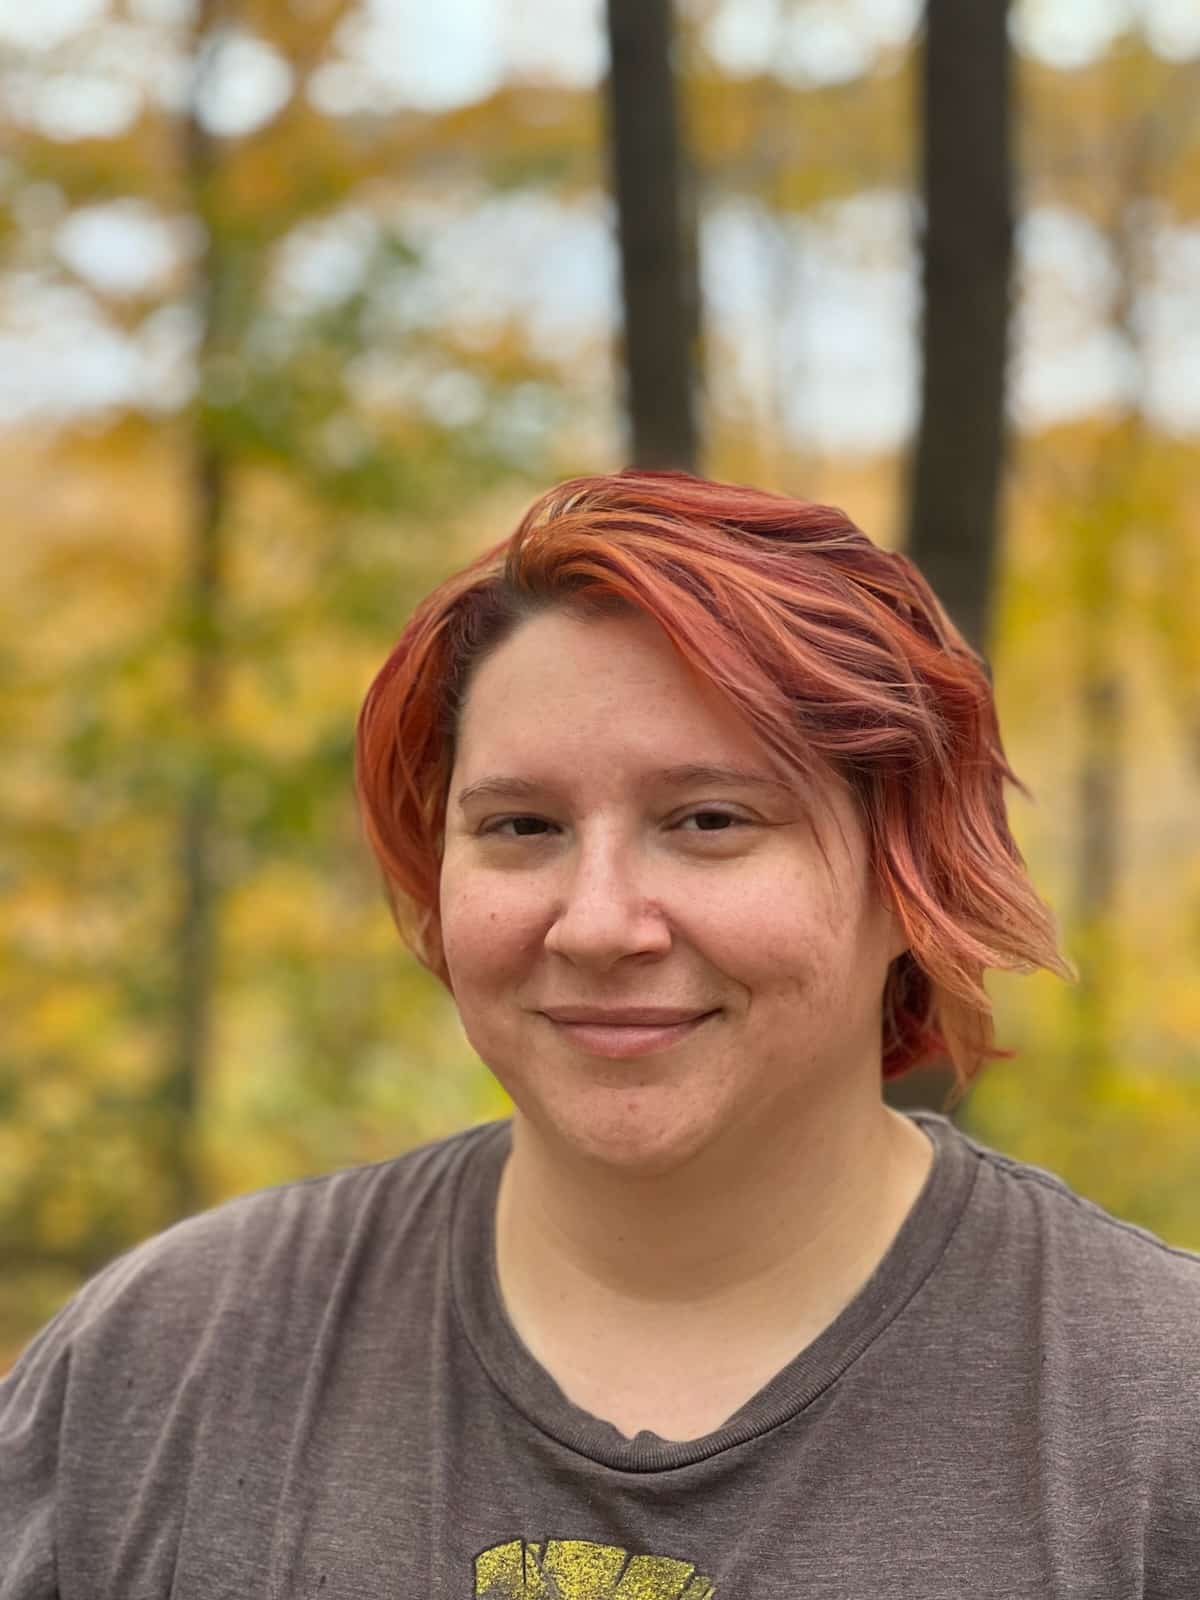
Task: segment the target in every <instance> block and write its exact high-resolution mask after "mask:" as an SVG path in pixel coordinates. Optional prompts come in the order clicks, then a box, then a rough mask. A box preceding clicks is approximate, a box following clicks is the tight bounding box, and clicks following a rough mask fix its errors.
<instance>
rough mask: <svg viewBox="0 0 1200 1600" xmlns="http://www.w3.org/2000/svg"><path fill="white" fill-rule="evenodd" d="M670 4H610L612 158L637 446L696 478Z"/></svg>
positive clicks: (645, 463) (695, 288) (693, 321)
mask: <svg viewBox="0 0 1200 1600" xmlns="http://www.w3.org/2000/svg"><path fill="white" fill-rule="evenodd" d="M671 24H672V18H671V6H670V0H608V38H609V51H610V56H611V67H610V71H609V77H608V116H609V141H608V143H609V152H610V164H611V170H612V184H613V192H614V195H615V198H616V206H617V225H618V233H619V238H620V251H621V286H622V297H623V302H624V364H625V382H626V404H627V409H628V418H629V449H630V459H631V461H632V462H633V464H635V465H637V466H640V467H651V468H661V467H680V468H683V469H685V470H687V471H695V470H696V465H697V460H698V455H699V446H698V432H699V430H698V425H697V417H696V412H697V393H696V390H697V368H698V364H699V348H698V347H699V333H700V306H699V300H700V296H699V274H698V271H697V261H696V254H697V253H696V244H695V222H694V207H693V204H692V198H691V187H690V184H688V183H687V181H686V178H685V170H686V164H685V158H684V152H683V145H682V139H681V136H680V125H679V114H678V110H677V105H676V94H675V80H674V72H673V66H672V59H671V57H672V44H671V35H672V26H671Z"/></svg>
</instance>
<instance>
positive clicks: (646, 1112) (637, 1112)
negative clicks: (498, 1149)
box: [523, 1091, 717, 1178]
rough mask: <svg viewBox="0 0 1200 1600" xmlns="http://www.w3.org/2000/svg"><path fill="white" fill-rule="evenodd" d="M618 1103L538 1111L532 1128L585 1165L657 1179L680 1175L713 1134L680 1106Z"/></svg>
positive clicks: (626, 1097) (706, 1121) (620, 1096)
mask: <svg viewBox="0 0 1200 1600" xmlns="http://www.w3.org/2000/svg"><path fill="white" fill-rule="evenodd" d="M614 1098H615V1100H616V1101H617V1102H618V1103H616V1104H609V1105H597V1104H596V1103H595V1100H594V1099H593V1097H591V1096H589V1097H588V1101H589V1103H588V1104H586V1105H584V1106H573V1107H570V1108H566V1107H562V1106H546V1105H540V1106H538V1107H537V1108H536V1110H535V1111H534V1114H533V1116H528V1114H527V1113H523V1114H525V1115H526V1116H527V1120H529V1121H531V1122H533V1124H534V1125H535V1126H536V1127H537V1128H538V1130H539V1132H540V1133H541V1134H542V1136H543V1137H549V1138H550V1139H552V1140H553V1141H554V1143H555V1144H557V1145H558V1146H559V1148H560V1149H564V1148H565V1149H566V1150H568V1151H570V1152H571V1153H572V1154H573V1155H575V1156H577V1157H578V1158H580V1159H581V1160H584V1161H586V1162H588V1163H595V1164H596V1165H598V1166H601V1167H605V1168H607V1169H608V1170H609V1171H613V1172H623V1173H626V1174H627V1175H628V1176H629V1177H643V1178H657V1177H664V1176H666V1175H667V1174H668V1173H671V1172H675V1171H678V1170H679V1168H681V1167H684V1166H686V1165H687V1164H688V1162H689V1161H691V1160H692V1159H693V1157H695V1156H696V1155H698V1154H699V1153H700V1151H701V1150H703V1149H704V1148H705V1147H706V1146H707V1145H708V1144H709V1143H711V1141H712V1139H713V1138H714V1136H715V1134H716V1131H717V1130H716V1127H715V1126H714V1125H713V1121H712V1120H711V1119H710V1118H709V1117H701V1118H697V1117H695V1116H688V1115H686V1114H683V1115H681V1108H680V1107H678V1106H674V1107H671V1106H661V1105H660V1106H655V1105H653V1104H651V1103H648V1102H650V1101H652V1100H653V1099H654V1098H655V1097H653V1096H645V1095H640V1094H637V1093H634V1094H630V1093H628V1092H626V1091H615V1092H614Z"/></svg>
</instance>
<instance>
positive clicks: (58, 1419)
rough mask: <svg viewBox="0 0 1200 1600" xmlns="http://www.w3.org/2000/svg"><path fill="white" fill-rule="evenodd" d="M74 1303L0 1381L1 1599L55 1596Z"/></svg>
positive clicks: (45, 1599)
mask: <svg viewBox="0 0 1200 1600" xmlns="http://www.w3.org/2000/svg"><path fill="white" fill-rule="evenodd" d="M72 1312H73V1305H72V1306H68V1307H67V1308H66V1310H64V1311H61V1312H60V1313H59V1314H58V1316H57V1317H55V1318H54V1320H53V1321H52V1322H51V1323H49V1324H48V1325H47V1326H46V1327H45V1328H43V1330H42V1331H41V1333H39V1334H38V1335H37V1337H36V1338H35V1339H34V1340H33V1342H32V1343H31V1344H30V1345H29V1346H28V1347H27V1348H26V1349H25V1351H24V1353H23V1354H22V1355H21V1356H20V1358H19V1359H18V1361H17V1364H16V1366H15V1367H14V1368H13V1370H12V1371H11V1372H10V1373H9V1374H8V1376H7V1377H6V1378H4V1379H3V1380H0V1600H56V1597H57V1595H58V1575H57V1560H56V1555H55V1545H54V1523H55V1496H56V1486H57V1478H58V1456H59V1439H60V1436H61V1431H62V1420H63V1405H64V1400H65V1396H66V1390H67V1375H68V1372H69V1370H70V1361H71V1324H72V1321H73V1315H72Z"/></svg>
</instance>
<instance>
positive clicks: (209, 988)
mask: <svg viewBox="0 0 1200 1600" xmlns="http://www.w3.org/2000/svg"><path fill="white" fill-rule="evenodd" d="M221 11H222V7H221V5H220V0H202V3H201V5H200V7H199V11H198V13H197V17H196V24H195V31H194V36H193V50H194V60H195V62H196V67H195V76H194V83H193V93H192V96H191V99H190V101H189V104H188V106H187V108H186V111H185V113H184V116H183V120H182V124H181V141H180V157H181V165H182V170H183V178H184V185H185V189H186V192H187V196H188V200H189V204H190V210H191V214H192V215H193V216H194V217H195V218H196V220H197V221H198V223H199V224H200V227H201V230H202V238H203V243H202V245H201V248H200V250H199V251H198V253H197V256H196V260H195V265H194V280H193V300H194V304H195V308H196V311H197V315H198V318H199V323H200V341H199V348H198V352H197V380H198V383H197V394H196V398H195V401H194V403H193V406H192V410H191V413H190V421H189V428H188V436H187V440H186V446H185V448H186V451H187V470H188V474H189V479H190V484H189V489H188V495H187V501H188V507H189V512H188V521H189V527H188V542H187V549H186V554H185V575H184V581H183V589H182V594H181V597H180V604H181V609H182V614H183V621H184V627H183V642H184V649H185V651H186V653H187V669H186V670H187V681H186V716H187V721H188V725H189V727H190V729H191V731H192V740H191V743H190V751H191V758H192V759H191V763H190V767H189V771H188V773H187V777H186V780H185V786H184V792H183V795H182V805H181V814H180V818H179V833H178V842H177V864H178V871H179V890H180V893H179V910H178V918H177V925H176V930H175V966H176V979H175V981H176V1005H175V1012H174V1025H175V1036H174V1039H173V1041H172V1045H171V1051H170V1061H169V1065H168V1070H167V1074H166V1079H165V1082H164V1085H163V1104H164V1111H165V1114H166V1126H165V1130H164V1150H163V1155H164V1158H165V1162H166V1171H167V1179H168V1184H169V1186H170V1191H171V1197H172V1208H173V1210H174V1211H175V1213H176V1214H177V1215H181V1216H182V1215H185V1214H187V1213H189V1212H191V1211H194V1210H195V1209H197V1207H198V1206H199V1205H200V1204H201V1199H200V1183H199V1174H198V1170H197V1152H196V1148H195V1122H196V1110H197V1106H198V1103H199V1098H200V1092H201V1086H202V1084H203V1082H204V1078H205V1075H206V1071H207V1067H208V1062H209V1058H210V1055H211V1049H212V1016H213V992H214V988H215V978H216V942H217V941H216V898H217V872H216V865H215V855H216V849H215V846H216V830H217V821H216V813H217V784H216V773H215V756H216V749H215V746H216V736H217V732H218V730H219V724H220V714H221V707H222V702H223V698H224V685H225V662H224V659H223V654H222V643H221V617H222V606H223V600H224V583H225V549H224V525H225V511H226V504H227V499H228V487H229V464H228V462H227V460H226V457H225V452H224V448H223V446H222V445H221V444H220V443H219V442H218V438H217V435H216V432H215V430H214V428H213V426H212V422H213V411H212V403H211V402H212V396H211V392H210V391H211V382H212V369H213V365H214V356H215V355H216V354H217V351H218V348H219V345H220V342H221V338H222V321H223V318H222V299H223V294H222V291H223V288H224V287H225V286H224V284H223V277H224V272H223V266H222V261H221V255H220V248H219V238H220V230H219V224H218V219H217V215H216V206H215V199H214V185H215V182H216V178H217V159H216V152H215V148H214V142H213V138H212V136H211V134H209V133H208V131H207V130H206V129H205V127H204V125H203V123H202V122H201V120H200V116H199V112H198V103H199V95H200V89H201V86H202V83H203V78H204V74H205V72H206V71H209V70H211V69H212V65H213V59H214V55H215V52H216V50H217V49H219V45H218V44H217V42H216V39H215V37H214V29H215V27H216V25H217V24H218V22H219V21H220V20H221Z"/></svg>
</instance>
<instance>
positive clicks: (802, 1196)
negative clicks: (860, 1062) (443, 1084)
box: [496, 1084, 932, 1345]
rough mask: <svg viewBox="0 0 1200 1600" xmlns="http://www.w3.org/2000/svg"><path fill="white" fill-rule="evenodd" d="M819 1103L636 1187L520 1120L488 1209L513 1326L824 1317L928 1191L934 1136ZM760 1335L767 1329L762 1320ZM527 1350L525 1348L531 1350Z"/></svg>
mask: <svg viewBox="0 0 1200 1600" xmlns="http://www.w3.org/2000/svg"><path fill="white" fill-rule="evenodd" d="M874 1088H875V1096H876V1098H875V1101H874V1102H873V1103H872V1102H871V1101H869V1100H868V1101H867V1102H866V1104H864V1105H862V1106H861V1107H859V1108H858V1112H857V1114H852V1113H853V1108H849V1109H848V1108H847V1107H846V1106H845V1105H839V1106H838V1107H837V1108H836V1109H824V1110H822V1109H821V1108H817V1110H816V1111H814V1114H813V1117H812V1120H811V1121H810V1123H809V1125H808V1126H806V1127H805V1128H803V1129H800V1130H797V1129H796V1128H795V1127H794V1126H791V1127H786V1128H783V1129H782V1130H780V1131H778V1132H776V1133H775V1134H774V1135H770V1134H765V1133H764V1130H763V1129H761V1128H759V1129H757V1130H755V1137H754V1139H753V1141H752V1142H751V1141H749V1140H747V1141H746V1144H747V1145H748V1146H749V1147H748V1148H739V1147H738V1144H737V1142H736V1141H733V1140H730V1141H728V1142H726V1143H725V1144H723V1145H721V1146H719V1147H718V1146H713V1147H710V1148H709V1149H706V1150H705V1151H703V1152H702V1153H701V1154H700V1155H699V1156H697V1157H696V1158H694V1159H693V1160H691V1161H689V1162H687V1163H685V1164H683V1165H682V1166H681V1167H680V1168H678V1169H676V1170H673V1171H671V1172H668V1173H665V1174H656V1175H654V1176H643V1175H638V1174H630V1173H627V1172H622V1171H613V1170H611V1169H607V1168H603V1167H599V1166H597V1164H595V1163H587V1164H581V1163H580V1162H579V1161H578V1160H577V1159H576V1160H573V1159H572V1157H571V1152H569V1151H566V1150H564V1149H563V1147H562V1146H561V1144H559V1143H556V1142H555V1141H554V1140H553V1139H549V1138H545V1137H543V1136H542V1135H541V1133H540V1131H539V1130H537V1129H536V1128H534V1127H532V1126H531V1125H530V1124H529V1123H528V1121H526V1120H525V1119H524V1118H522V1117H521V1115H520V1114H519V1113H516V1114H514V1118H513V1148H512V1154H511V1156H510V1158H509V1161H508V1163H507V1165H506V1167H505V1171H504V1174H503V1178H502V1181H501V1186H500V1194H499V1197H498V1202H497V1215H496V1249H497V1272H498V1276H499V1279H500V1286H501V1290H502V1293H503V1295H504V1298H505V1301H506V1303H507V1305H508V1308H509V1311H510V1315H511V1316H512V1318H513V1321H514V1323H515V1324H516V1326H517V1328H518V1331H519V1332H522V1333H532V1332H533V1330H534V1329H535V1328H537V1327H538V1326H541V1327H545V1325H546V1324H547V1322H548V1321H549V1322H553V1321H554V1319H555V1318H558V1319H559V1320H560V1322H561V1323H562V1325H563V1328H564V1331H565V1329H566V1327H567V1326H568V1325H569V1323H570V1322H572V1321H574V1320H575V1319H576V1318H581V1319H583V1318H591V1317H594V1316H595V1315H596V1314H597V1313H603V1312H604V1311H609V1312H613V1311H616V1310H617V1309H620V1311H621V1312H622V1314H623V1315H625V1316H632V1317H634V1318H637V1317H639V1316H641V1317H642V1318H643V1321H644V1325H647V1326H648V1325H650V1324H651V1323H652V1322H653V1320H654V1318H655V1315H656V1313H657V1312H658V1311H662V1312H666V1313H669V1314H670V1316H671V1317H672V1318H677V1317H678V1314H679V1312H680V1310H681V1309H688V1310H690V1311H692V1312H697V1313H702V1314H709V1315H711V1316H713V1317H714V1319H717V1320H719V1319H720V1317H721V1314H722V1311H723V1309H726V1308H728V1309H729V1310H731V1311H733V1310H735V1309H736V1314H737V1316H738V1318H739V1320H741V1319H744V1318H745V1317H746V1314H747V1311H748V1310H754V1311H755V1312H756V1314H761V1315H765V1316H766V1318H767V1320H768V1323H769V1322H770V1321H771V1320H772V1319H775V1320H776V1321H777V1322H778V1323H779V1325H780V1326H781V1327H787V1328H795V1327H796V1326H798V1325H801V1324H806V1325H809V1326H814V1327H815V1326H817V1325H820V1324H822V1322H823V1320H825V1321H828V1320H832V1317H833V1316H836V1314H837V1312H838V1311H839V1310H840V1309H841V1308H842V1306H843V1305H845V1304H846V1303H848V1301H849V1299H850V1298H852V1296H853V1294H854V1293H855V1292H857V1289H858V1288H860V1287H861V1286H862V1284H863V1283H864V1282H865V1281H866V1278H867V1277H869V1276H870V1273H871V1272H872V1271H873V1270H874V1267H875V1266H876V1265H877V1264H878V1261H879V1260H880V1259H881V1258H882V1255H883V1254H884V1252H885V1251H886V1249H887V1247H888V1245H889V1244H890V1243H891V1240H892V1239H893V1238H894V1236H895V1234H896V1232H897V1231H898V1229H899V1227H900V1224H901V1223H902V1222H903V1220H904V1217H905V1216H907V1214H908V1211H909V1210H910V1209H911V1206H912V1203H913V1201H914V1200H915V1199H916V1196H917V1194H918V1193H919V1191H920V1188H921V1185H922V1184H923V1183H924V1180H925V1176H926V1175H927V1173H928V1170H929V1165H930V1163H931V1160H932V1148H931V1146H930V1143H929V1140H928V1139H927V1138H926V1136H925V1134H923V1133H922V1132H921V1131H920V1129H918V1128H917V1127H915V1125H914V1124H913V1123H911V1122H910V1121H909V1120H908V1119H907V1118H904V1117H901V1116H899V1115H898V1114H897V1113H895V1112H893V1111H891V1110H889V1109H888V1108H887V1107H886V1106H885V1105H883V1103H882V1101H881V1100H879V1099H878V1085H877V1084H876V1085H875V1086H874ZM758 1326H760V1327H761V1326H762V1322H761V1316H760V1321H759V1324H758ZM527 1342H532V1343H534V1344H535V1345H536V1342H537V1341H536V1339H534V1340H529V1339H527Z"/></svg>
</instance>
